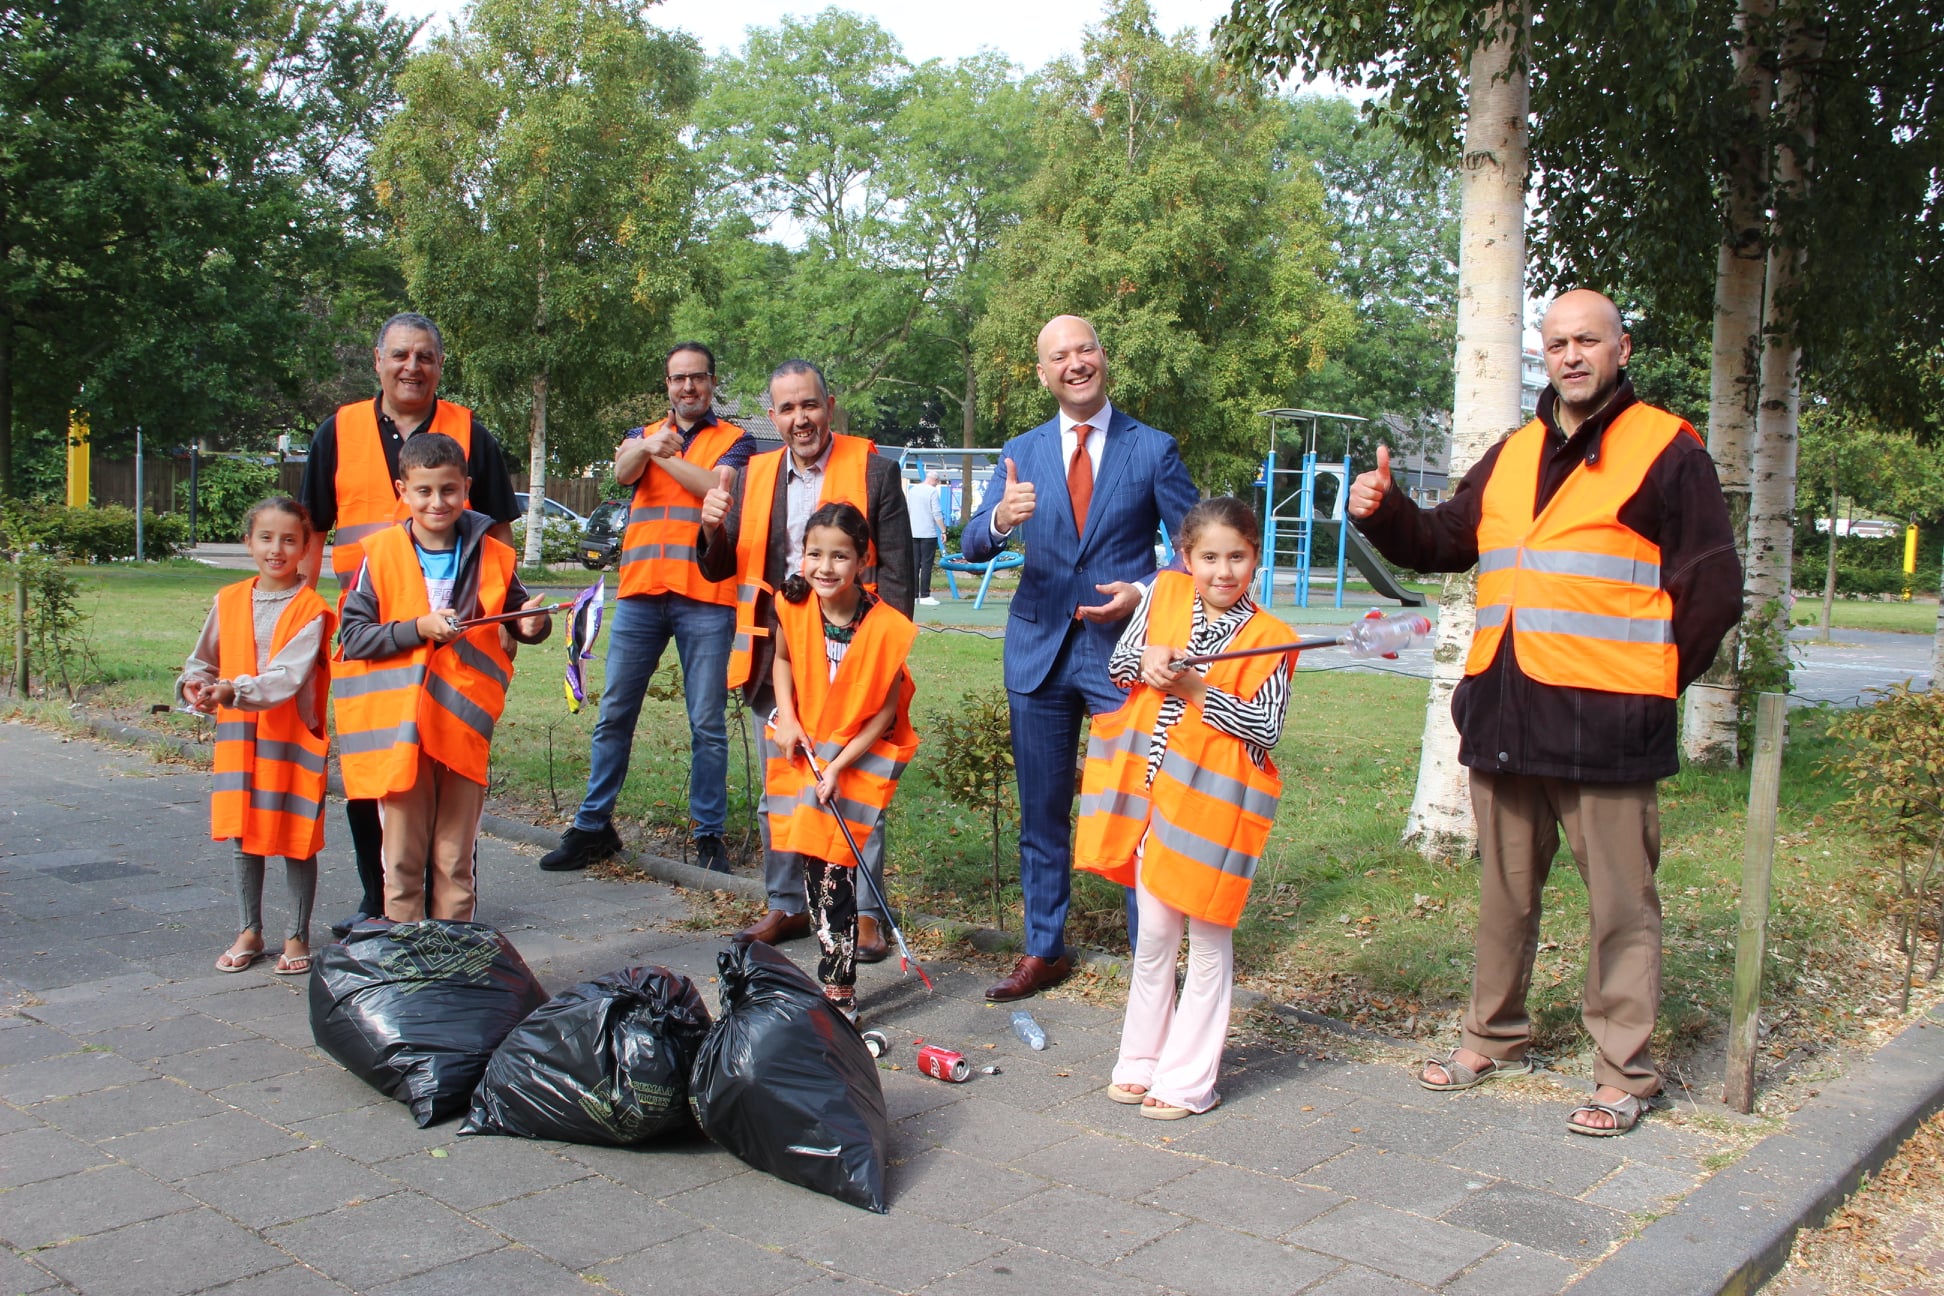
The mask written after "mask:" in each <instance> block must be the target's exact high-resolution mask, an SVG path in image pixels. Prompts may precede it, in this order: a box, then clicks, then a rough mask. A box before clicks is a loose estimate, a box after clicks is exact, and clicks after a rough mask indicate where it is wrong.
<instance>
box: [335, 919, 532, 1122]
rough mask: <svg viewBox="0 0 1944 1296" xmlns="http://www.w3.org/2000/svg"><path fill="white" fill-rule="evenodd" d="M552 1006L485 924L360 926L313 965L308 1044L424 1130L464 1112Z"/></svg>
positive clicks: (507, 945) (516, 957) (436, 921)
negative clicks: (482, 1082) (517, 1038)
mask: <svg viewBox="0 0 1944 1296" xmlns="http://www.w3.org/2000/svg"><path fill="white" fill-rule="evenodd" d="M546 999H547V992H546V991H545V990H544V989H542V988H541V986H540V982H539V980H538V979H537V978H536V977H535V976H534V975H533V973H532V972H531V971H530V970H529V969H528V968H527V965H526V962H525V961H524V960H523V959H521V957H520V955H519V951H517V950H515V949H514V948H513V944H512V942H510V941H508V940H507V939H506V937H504V936H502V935H501V934H500V933H499V932H497V931H495V930H494V929H493V928H491V927H488V926H485V925H484V924H482V923H469V922H451V921H447V920H443V919H427V920H426V921H424V922H414V923H397V924H393V925H390V926H386V925H381V924H377V923H369V924H361V925H360V926H358V927H356V928H353V929H352V931H351V934H350V935H349V936H347V937H346V938H345V939H344V941H343V942H342V943H339V944H331V945H326V946H325V947H324V949H323V951H322V952H321V953H320V954H319V956H318V958H317V962H316V964H315V966H314V970H313V973H312V975H311V979H310V1019H311V1035H312V1036H313V1037H314V1038H315V1039H316V1040H317V1044H318V1047H319V1048H321V1049H323V1050H324V1051H325V1052H326V1053H329V1054H330V1055H331V1056H332V1057H334V1058H336V1059H337V1060H338V1061H339V1062H340V1063H342V1064H343V1065H344V1067H345V1069H346V1070H348V1071H349V1072H351V1074H352V1075H355V1076H357V1077H358V1078H359V1079H360V1080H363V1081H364V1082H365V1083H367V1084H369V1085H371V1086H372V1087H373V1088H374V1089H377V1090H378V1091H379V1092H381V1093H385V1094H389V1095H390V1096H391V1097H393V1098H396V1099H398V1101H400V1102H402V1103H405V1104H406V1105H407V1106H409V1107H410V1108H411V1110H412V1118H413V1119H414V1120H416V1121H417V1122H418V1123H419V1125H420V1126H421V1127H423V1126H426V1125H431V1124H433V1123H434V1122H437V1121H442V1120H445V1119H446V1118H447V1117H450V1116H457V1115H458V1114H459V1113H461V1112H463V1111H465V1110H466V1106H467V1104H468V1103H469V1102H470V1101H471V1099H472V1092H473V1089H474V1087H475V1086H476V1085H478V1083H479V1078H480V1076H481V1075H483V1074H484V1073H485V1070H486V1064H487V1061H488V1059H490V1058H491V1057H492V1055H493V1050H494V1049H496V1048H498V1047H499V1044H500V1041H501V1040H503V1039H505V1038H506V1035H507V1032H509V1031H511V1030H512V1029H513V1028H514V1027H515V1026H517V1025H519V1024H520V1022H521V1021H522V1020H524V1019H525V1018H526V1016H527V1014H529V1013H531V1012H532V1011H533V1010H534V1009H536V1008H538V1007H539V1006H540V1005H541V1004H543V1003H545V1002H546Z"/></svg>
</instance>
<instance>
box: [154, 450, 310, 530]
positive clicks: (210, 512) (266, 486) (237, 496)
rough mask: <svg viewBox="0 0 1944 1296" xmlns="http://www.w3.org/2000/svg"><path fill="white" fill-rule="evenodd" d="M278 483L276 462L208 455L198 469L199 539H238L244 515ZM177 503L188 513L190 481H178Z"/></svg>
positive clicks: (272, 493) (275, 488)
mask: <svg viewBox="0 0 1944 1296" xmlns="http://www.w3.org/2000/svg"><path fill="white" fill-rule="evenodd" d="M277 486H278V474H277V467H276V465H275V464H272V463H265V462H264V461H263V460H261V459H232V458H229V457H227V456H225V457H223V458H205V459H204V460H203V461H202V463H201V465H200V466H198V467H197V469H196V530H197V532H198V533H199V534H198V537H197V538H198V539H203V540H218V541H231V540H235V539H236V538H237V537H238V536H240V535H242V534H243V515H244V514H245V513H248V512H249V511H250V506H251V505H252V504H255V503H256V502H257V501H258V500H260V499H262V498H264V497H265V496H267V495H275V494H276V493H277ZM176 504H177V506H178V507H179V508H181V509H182V510H183V512H184V513H185V514H186V513H187V512H188V509H189V483H188V482H186V481H181V482H177V483H176ZM144 525H146V524H144ZM186 525H187V524H186V522H185V527H186ZM143 539H144V540H146V539H147V537H146V536H144V537H143Z"/></svg>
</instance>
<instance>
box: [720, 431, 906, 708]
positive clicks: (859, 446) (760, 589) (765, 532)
mask: <svg viewBox="0 0 1944 1296" xmlns="http://www.w3.org/2000/svg"><path fill="white" fill-rule="evenodd" d="M789 453H790V451H789V448H788V447H785V448H783V449H781V450H770V451H767V452H766V453H763V454H759V455H756V456H754V457H753V458H751V459H750V461H749V467H748V468H747V470H745V472H744V474H743V498H742V521H741V523H740V524H739V530H738V532H737V535H736V578H737V583H736V637H735V640H734V641H733V642H732V643H731V644H730V648H729V687H730V688H741V687H742V686H743V685H745V684H747V683H749V672H750V669H751V665H752V663H753V662H754V660H755V651H756V641H757V640H758V639H761V638H764V637H765V636H767V635H768V634H769V627H768V626H764V625H759V624H758V618H757V596H758V595H759V594H773V593H775V591H774V590H772V589H770V587H769V583H768V582H767V581H765V580H764V579H763V562H764V559H765V558H766V557H768V555H769V538H770V537H769V528H770V518H771V516H772V515H773V514H774V512H775V509H776V492H777V489H778V482H779V479H780V478H781V477H782V475H783V463H784V456H785V455H788V454H789ZM876 453H877V444H876V443H875V442H873V441H869V440H866V439H865V438H863V437H854V436H843V435H834V436H832V437H831V438H830V458H829V459H827V460H826V461H825V462H824V472H823V486H822V489H821V490H820V492H819V494H818V495H817V503H818V504H819V505H823V504H834V503H844V504H853V505H855V506H856V507H857V511H858V512H860V513H862V514H863V515H864V517H865V519H866V520H867V521H872V522H873V530H874V531H875V529H876V528H875V520H874V519H872V518H871V501H870V489H869V486H868V484H867V483H866V477H867V467H868V465H869V464H870V462H871V456H872V455H874V454H876ZM876 566H877V549H876V547H875V546H873V547H872V549H871V551H870V552H869V553H867V554H865V555H864V570H863V571H862V572H860V573H859V579H860V580H862V581H863V582H864V583H865V584H866V585H869V584H871V583H872V582H873V581H874V579H875V568H876ZM783 574H784V575H785V576H788V575H789V573H788V572H784V573H783Z"/></svg>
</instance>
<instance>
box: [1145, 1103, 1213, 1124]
mask: <svg viewBox="0 0 1944 1296" xmlns="http://www.w3.org/2000/svg"><path fill="white" fill-rule="evenodd" d="M1221 1105H1222V1100H1221V1099H1220V1098H1217V1099H1216V1100H1215V1101H1214V1102H1212V1103H1210V1104H1208V1108H1207V1110H1208V1111H1214V1110H1215V1109H1216V1108H1217V1107H1220V1106H1221ZM1203 1114H1204V1113H1202V1112H1198V1111H1196V1110H1195V1109H1194V1108H1192V1107H1177V1106H1175V1105H1174V1104H1173V1103H1164V1102H1162V1101H1161V1100H1160V1099H1159V1098H1154V1099H1150V1100H1149V1101H1147V1102H1145V1103H1143V1104H1142V1105H1141V1115H1143V1116H1145V1117H1147V1118H1148V1119H1149V1120H1186V1119H1187V1118H1188V1117H1190V1116H1200V1115H1203Z"/></svg>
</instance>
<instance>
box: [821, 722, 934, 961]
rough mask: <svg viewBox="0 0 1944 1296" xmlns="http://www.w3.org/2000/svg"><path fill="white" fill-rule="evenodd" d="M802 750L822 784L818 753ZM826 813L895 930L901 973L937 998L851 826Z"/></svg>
mask: <svg viewBox="0 0 1944 1296" xmlns="http://www.w3.org/2000/svg"><path fill="white" fill-rule="evenodd" d="M801 750H802V752H803V757H804V759H805V760H807V761H809V762H810V772H811V773H812V774H814V775H816V776H817V779H818V781H820V782H821V781H822V779H823V766H821V765H819V764H817V756H816V753H815V752H813V751H811V750H810V748H809V747H808V746H807V745H806V746H804V747H803V748H802V749H801ZM824 809H826V810H828V811H830V814H831V817H832V818H834V819H835V820H836V821H837V827H838V829H839V830H840V831H841V832H842V833H843V834H844V844H845V845H846V846H849V847H850V850H851V855H852V856H853V857H855V858H856V860H857V875H858V876H859V877H861V878H863V879H864V884H865V885H866V886H868V887H869V888H870V889H871V898H872V899H873V900H875V901H877V906H878V908H880V909H882V910H884V925H885V926H886V927H889V928H890V929H891V939H893V940H895V941H897V942H898V970H899V971H900V972H916V973H917V974H918V979H919V980H920V981H922V982H924V983H925V989H927V990H930V991H932V993H934V994H936V993H937V989H936V987H934V986H933V985H932V983H931V978H930V977H928V976H926V975H925V965H924V964H922V963H920V962H919V961H918V960H917V959H915V958H913V957H912V954H911V947H910V946H909V945H906V944H905V938H904V933H903V932H901V931H899V930H898V920H897V919H895V918H893V917H892V916H891V902H890V901H888V900H886V899H885V898H884V892H882V891H880V890H878V884H877V879H876V878H874V877H872V876H871V870H870V868H869V867H868V866H866V865H865V863H864V852H863V851H861V850H859V849H857V838H855V837H853V836H851V830H850V825H849V824H848V823H845V822H844V816H843V814H842V812H840V811H839V810H838V809H837V808H836V807H835V806H828V805H827V806H825V807H824Z"/></svg>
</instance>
